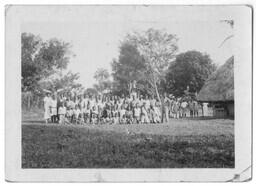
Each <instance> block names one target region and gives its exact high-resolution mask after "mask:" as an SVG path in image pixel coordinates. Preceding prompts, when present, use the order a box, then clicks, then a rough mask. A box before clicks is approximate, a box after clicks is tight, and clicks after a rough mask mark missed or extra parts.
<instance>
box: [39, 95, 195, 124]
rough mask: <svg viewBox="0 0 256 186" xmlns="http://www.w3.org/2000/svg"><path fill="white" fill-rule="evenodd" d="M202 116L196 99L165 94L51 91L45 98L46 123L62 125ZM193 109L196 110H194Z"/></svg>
mask: <svg viewBox="0 0 256 186" xmlns="http://www.w3.org/2000/svg"><path fill="white" fill-rule="evenodd" d="M188 109H189V110H190V116H198V109H199V105H198V103H197V102H196V101H193V100H190V101H187V100H186V101H185V100H182V99H181V98H179V99H177V98H175V97H174V96H172V95H169V96H167V95H166V94H164V95H163V96H162V97H161V100H157V99H156V98H155V97H154V96H150V97H149V96H147V95H145V96H143V95H140V96H138V97H137V96H136V95H131V96H101V95H87V94H83V95H67V94H60V95H57V94H52V95H51V94H50V93H47V95H46V97H45V98H44V110H45V113H44V118H45V121H46V123H48V122H52V123H60V124H70V123H74V124H106V123H108V124H143V123H145V124H147V123H162V122H167V121H168V120H169V118H180V117H187V116H186V113H187V110H188ZM191 112H192V113H191Z"/></svg>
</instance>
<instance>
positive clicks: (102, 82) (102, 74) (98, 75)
mask: <svg viewBox="0 0 256 186" xmlns="http://www.w3.org/2000/svg"><path fill="white" fill-rule="evenodd" d="M94 78H95V79H96V81H97V82H98V83H97V84H94V88H95V89H96V90H97V91H98V92H100V93H104V92H105V91H109V90H110V89H111V81H110V79H109V78H110V74H109V72H108V70H107V69H104V68H99V69H97V71H96V72H95V74H94Z"/></svg>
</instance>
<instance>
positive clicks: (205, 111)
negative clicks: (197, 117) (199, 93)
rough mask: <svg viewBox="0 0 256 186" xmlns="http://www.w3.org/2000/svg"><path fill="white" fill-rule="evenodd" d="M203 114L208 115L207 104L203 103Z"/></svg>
mask: <svg viewBox="0 0 256 186" xmlns="http://www.w3.org/2000/svg"><path fill="white" fill-rule="evenodd" d="M203 113H204V116H208V115H209V113H208V103H203Z"/></svg>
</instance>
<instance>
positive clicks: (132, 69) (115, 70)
mask: <svg viewBox="0 0 256 186" xmlns="http://www.w3.org/2000/svg"><path fill="white" fill-rule="evenodd" d="M145 68H146V66H145V60H144V58H143V57H142V56H141V55H140V54H139V51H138V50H137V48H136V47H135V46H134V45H133V44H132V43H131V42H130V41H128V40H124V41H123V42H121V46H120V54H119V57H118V60H113V62H112V75H113V80H114V82H113V85H114V87H113V88H114V92H116V93H119V94H128V93H129V92H128V89H129V84H130V83H131V82H132V81H134V80H136V81H137V83H138V84H140V85H143V84H145V82H144V81H143V75H144V73H143V72H144V70H145Z"/></svg>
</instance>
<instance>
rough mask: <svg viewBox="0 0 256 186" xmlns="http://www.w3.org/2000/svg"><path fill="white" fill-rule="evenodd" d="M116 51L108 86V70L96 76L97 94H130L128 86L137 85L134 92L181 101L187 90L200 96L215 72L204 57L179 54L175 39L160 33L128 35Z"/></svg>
mask: <svg viewBox="0 0 256 186" xmlns="http://www.w3.org/2000/svg"><path fill="white" fill-rule="evenodd" d="M119 51H120V54H119V57H118V59H113V62H112V76H113V81H112V82H111V83H110V82H109V77H110V74H109V73H108V72H107V70H105V69H99V70H98V71H97V72H96V80H98V83H97V84H96V85H95V88H96V90H98V91H99V92H104V91H106V90H111V92H113V93H114V94H118V95H121V94H129V90H130V85H131V84H132V83H133V82H136V88H137V89H138V90H139V91H140V93H142V94H148V95H155V96H157V97H158V98H159V95H161V94H163V93H164V92H167V93H172V94H173V95H175V96H177V97H180V96H183V94H184V91H185V90H187V88H188V87H189V91H191V92H194V93H196V92H199V90H200V89H201V88H202V86H203V84H204V82H205V81H206V79H208V77H209V75H210V74H211V73H212V72H213V71H215V70H216V66H215V64H214V63H213V62H212V60H211V59H210V57H209V55H207V54H204V53H201V52H199V51H187V52H184V53H180V54H178V38H177V36H176V35H173V34H168V33H166V32H165V31H162V30H155V29H149V30H147V31H145V32H141V33H136V32H135V33H131V34H128V35H127V36H126V37H125V38H124V40H123V41H122V42H121V44H120V48H119ZM99 76H102V78H101V80H99V78H97V77H99ZM103 77H104V78H103ZM104 80H105V81H104ZM103 84H104V86H103ZM99 87H101V88H99Z"/></svg>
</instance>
